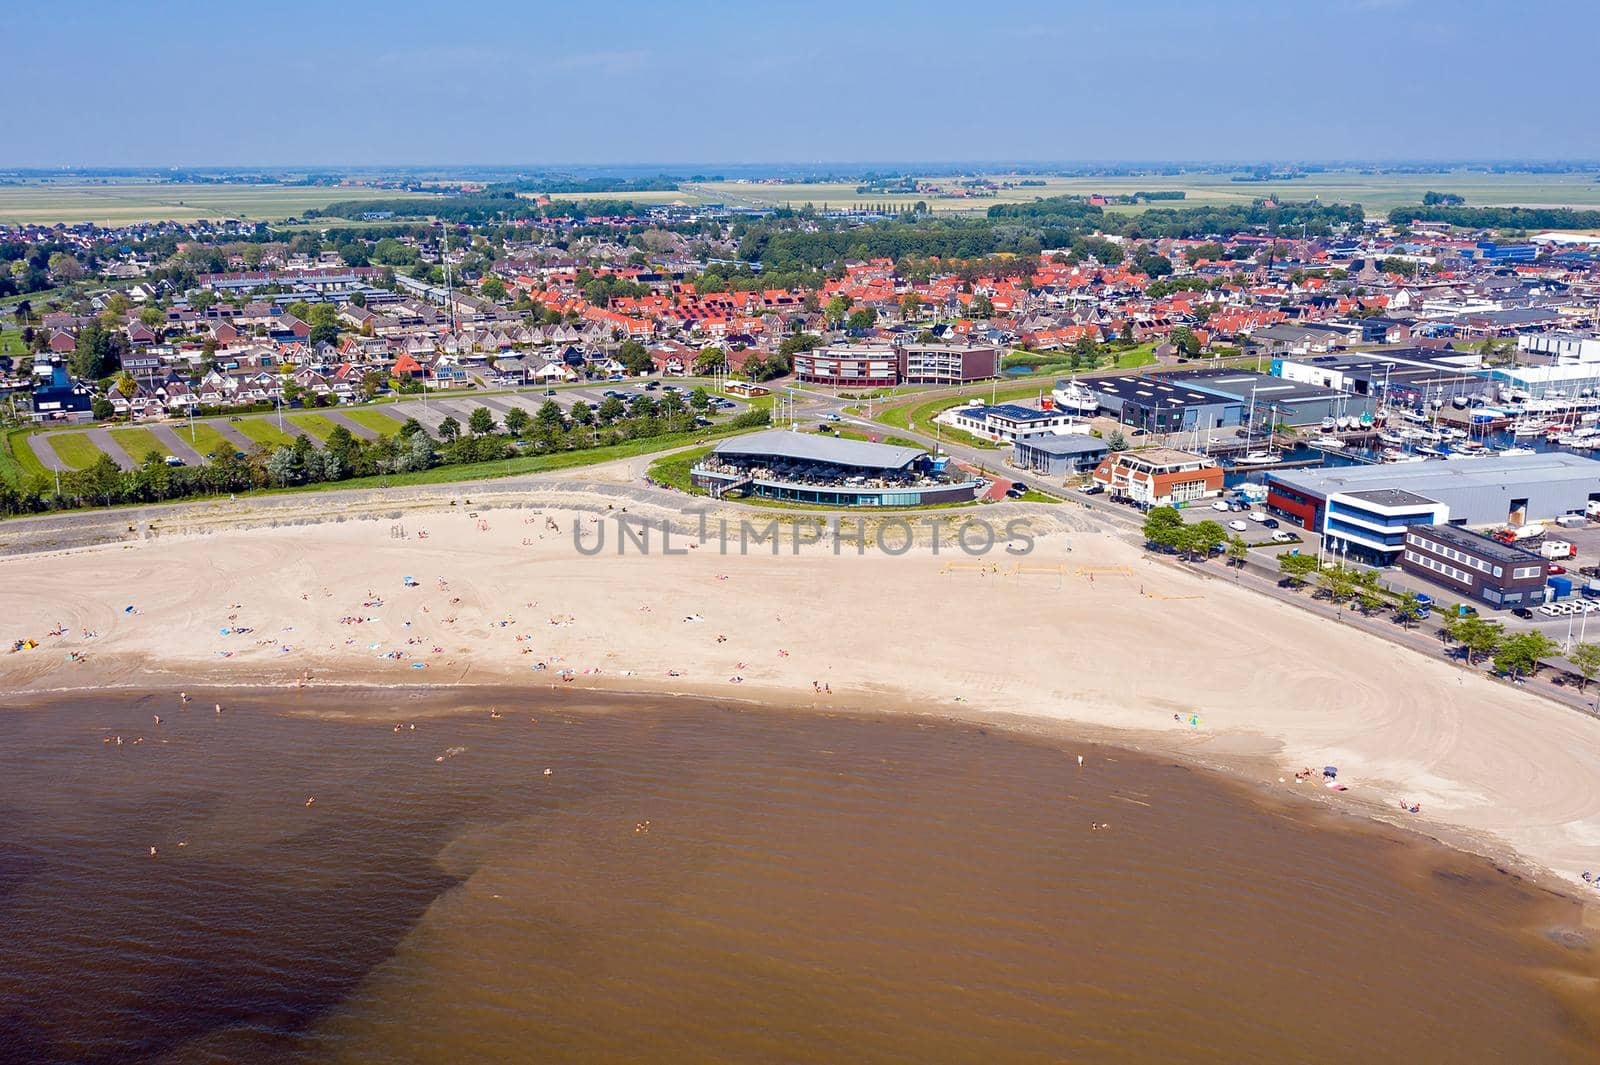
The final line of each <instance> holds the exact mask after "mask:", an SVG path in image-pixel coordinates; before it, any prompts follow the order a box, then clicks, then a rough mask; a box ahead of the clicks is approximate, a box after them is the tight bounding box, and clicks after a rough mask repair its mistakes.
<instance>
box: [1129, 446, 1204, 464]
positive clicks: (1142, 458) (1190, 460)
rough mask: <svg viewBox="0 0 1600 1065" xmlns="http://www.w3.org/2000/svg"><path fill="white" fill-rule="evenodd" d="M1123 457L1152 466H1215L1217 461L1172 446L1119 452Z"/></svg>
mask: <svg viewBox="0 0 1600 1065" xmlns="http://www.w3.org/2000/svg"><path fill="white" fill-rule="evenodd" d="M1118 456H1119V457H1120V458H1121V459H1124V460H1126V461H1130V462H1143V463H1146V464H1147V465H1150V466H1194V465H1200V466H1215V465H1216V463H1214V462H1212V461H1211V459H1210V458H1209V457H1208V456H1206V455H1198V454H1196V453H1195V452H1193V451H1179V450H1178V449H1177V448H1171V447H1147V448H1142V449H1140V450H1138V451H1122V452H1118Z"/></svg>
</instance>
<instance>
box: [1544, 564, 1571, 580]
mask: <svg viewBox="0 0 1600 1065" xmlns="http://www.w3.org/2000/svg"><path fill="white" fill-rule="evenodd" d="M1546 572H1547V573H1549V574H1550V576H1552V577H1557V576H1560V575H1561V574H1563V573H1565V572H1567V567H1565V566H1558V565H1556V564H1555V563H1554V562H1552V563H1550V567H1549V569H1548V570H1546Z"/></svg>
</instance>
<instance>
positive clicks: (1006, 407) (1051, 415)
mask: <svg viewBox="0 0 1600 1065" xmlns="http://www.w3.org/2000/svg"><path fill="white" fill-rule="evenodd" d="M954 413H956V414H962V415H965V416H966V417H968V418H986V417H988V416H989V415H991V414H994V415H997V416H999V417H1001V418H1009V419H1011V420H1012V421H1014V422H1043V421H1055V420H1056V419H1058V418H1068V417H1071V415H1070V414H1068V413H1067V412H1066V411H1064V410H1039V409H1038V408H1037V407H1024V406H1022V405H1021V404H1020V403H1000V404H997V405H996V406H993V407H956V408H955V409H954Z"/></svg>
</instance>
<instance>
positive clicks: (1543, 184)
mask: <svg viewBox="0 0 1600 1065" xmlns="http://www.w3.org/2000/svg"><path fill="white" fill-rule="evenodd" d="M985 176H987V177H991V178H1004V177H1006V176H1007V175H997V174H989V175H985ZM1010 176H1011V177H1013V178H1014V177H1016V176H1015V175H1010ZM1229 177H1230V175H1227V174H1189V175H1176V176H1147V177H1070V178H1069V177H1045V178H1042V179H1040V178H1034V180H1043V181H1044V182H1045V186H1044V187H1043V188H1037V187H1030V188H1015V189H1003V190H1001V191H1000V192H999V194H998V196H996V197H994V198H990V199H975V200H966V199H940V198H935V197H932V196H929V195H926V194H920V193H918V194H904V195H886V194H882V193H858V192H856V188H857V186H856V184H855V183H854V182H848V183H846V182H833V183H818V184H798V183H796V184H770V185H769V184H761V183H756V182H747V181H723V182H707V183H704V184H698V185H685V186H684V189H683V191H682V193H680V194H677V195H678V198H680V199H682V200H684V202H686V203H695V202H701V203H704V202H716V203H726V204H728V205H729V206H735V207H739V206H742V207H781V206H784V205H792V206H795V207H798V206H801V205H802V204H806V203H810V204H814V205H816V206H817V207H825V208H842V207H849V206H850V205H851V204H856V203H863V202H867V203H875V204H876V203H891V204H894V205H896V206H900V207H910V206H912V205H913V204H915V203H916V202H917V201H918V200H923V201H925V202H926V203H927V205H928V207H929V208H930V209H931V210H933V211H937V212H962V211H965V212H971V213H977V212H982V211H986V210H988V208H990V207H992V206H994V205H995V204H1001V203H1029V202H1032V201H1033V200H1035V199H1041V198H1044V197H1048V196H1064V195H1078V196H1087V195H1090V194H1092V193H1104V194H1107V195H1126V194H1129V193H1134V192H1140V191H1145V192H1166V191H1173V192H1177V191H1181V192H1183V193H1185V194H1186V195H1185V198H1184V199H1183V200H1178V201H1170V202H1166V203H1159V204H1157V205H1156V206H1164V207H1196V206H1220V205H1226V204H1247V203H1249V202H1251V201H1252V200H1256V199H1260V198H1261V197H1263V196H1268V195H1277V196H1281V197H1284V198H1286V199H1292V200H1311V199H1317V200H1322V201H1324V202H1329V203H1359V204H1360V205H1361V206H1362V207H1363V208H1364V209H1365V210H1366V211H1367V213H1368V214H1369V215H1379V214H1386V213H1388V211H1389V210H1390V209H1391V208H1394V207H1399V206H1402V205H1405V204H1417V203H1420V202H1421V201H1422V194H1423V193H1424V192H1427V191H1429V190H1433V191H1436V192H1454V193H1457V194H1459V195H1462V196H1465V197H1466V199H1467V205H1468V206H1471V207H1492V206H1507V205H1522V206H1542V207H1579V208H1582V207H1600V182H1597V181H1596V180H1595V175H1594V174H1486V173H1476V172H1470V171H1464V170H1461V171H1451V172H1448V173H1442V174H1362V173H1358V172H1355V171H1336V172H1329V173H1321V174H1313V175H1311V176H1309V177H1305V178H1297V179H1294V180H1283V181H1264V182H1237V181H1230V180H1229ZM933 180H939V179H933ZM940 183H941V184H948V183H949V182H948V181H940ZM655 195H661V196H672V195H674V194H671V193H658V194H655ZM1143 209H1144V208H1143V207H1113V208H1110V210H1119V211H1139V210H1143Z"/></svg>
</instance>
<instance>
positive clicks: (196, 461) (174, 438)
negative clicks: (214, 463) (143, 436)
mask: <svg viewBox="0 0 1600 1065" xmlns="http://www.w3.org/2000/svg"><path fill="white" fill-rule="evenodd" d="M150 431H151V432H152V433H154V434H155V437H156V439H157V440H159V441H161V442H162V443H163V444H165V445H167V448H168V450H170V451H171V452H172V453H173V454H174V455H176V456H178V457H179V458H180V459H182V460H183V461H184V462H185V463H186V464H188V465H190V466H199V465H201V464H203V463H204V462H205V461H206V457H205V456H204V455H202V454H200V452H198V451H196V450H195V448H194V445H193V444H191V443H189V434H188V433H179V432H176V431H174V429H173V427H172V426H170V425H152V426H151V427H150Z"/></svg>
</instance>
